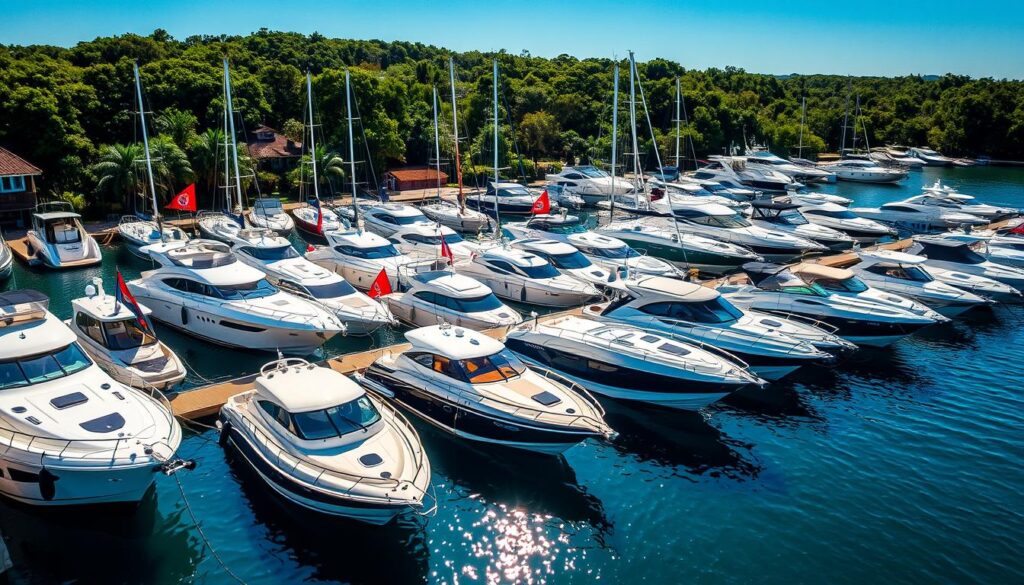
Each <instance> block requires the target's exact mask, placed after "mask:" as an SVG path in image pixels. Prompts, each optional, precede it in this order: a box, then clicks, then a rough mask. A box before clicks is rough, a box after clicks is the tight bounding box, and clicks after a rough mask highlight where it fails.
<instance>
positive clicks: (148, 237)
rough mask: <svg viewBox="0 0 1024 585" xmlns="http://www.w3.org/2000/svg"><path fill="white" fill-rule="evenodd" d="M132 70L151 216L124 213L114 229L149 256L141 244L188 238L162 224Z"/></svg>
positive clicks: (133, 249)
mask: <svg viewBox="0 0 1024 585" xmlns="http://www.w3.org/2000/svg"><path fill="white" fill-rule="evenodd" d="M132 69H133V71H134V73H135V95H136V97H137V98H138V102H139V121H140V123H141V125H142V147H143V149H144V150H145V152H146V177H147V178H148V180H149V193H150V195H151V196H152V202H153V215H152V219H143V218H142V217H140V216H138V215H126V216H124V217H122V218H121V221H120V222H118V224H117V232H118V234H119V235H120V236H121V240H122V241H124V242H125V243H126V244H128V250H130V251H131V252H132V253H133V254H136V255H138V256H141V257H143V258H148V257H149V254H148V252H146V251H145V250H144V249H143V247H144V246H148V245H149V244H156V243H159V242H162V241H163V242H173V241H181V242H185V241H188V236H187V235H186V234H185V232H184V231H183V230H182V229H180V228H177V227H174V226H165V225H164V224H163V222H162V221H161V219H160V208H159V206H158V204H157V199H156V182H155V181H154V180H153V159H152V158H151V157H150V154H149V132H148V131H147V129H146V109H145V108H144V107H143V104H142V82H141V81H140V79H139V64H138V63H135V64H134V65H133V66H132Z"/></svg>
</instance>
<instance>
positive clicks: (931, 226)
mask: <svg viewBox="0 0 1024 585" xmlns="http://www.w3.org/2000/svg"><path fill="white" fill-rule="evenodd" d="M850 211H851V212H853V213H855V214H857V215H859V216H861V217H865V218H867V219H873V220H876V221H880V222H885V223H888V224H891V225H894V226H896V227H897V228H902V229H906V230H909V231H911V232H916V233H928V232H936V231H939V232H942V231H946V230H948V229H950V228H955V227H963V226H972V227H982V226H987V225H988V223H989V222H988V220H986V219H983V218H980V217H978V216H977V215H971V214H969V213H963V212H960V211H955V210H949V209H944V208H942V207H936V206H934V205H924V204H921V203H914V202H911V201H910V200H904V201H893V202H890V203H883V204H882V205H881V206H880V207H854V208H851V209H850Z"/></svg>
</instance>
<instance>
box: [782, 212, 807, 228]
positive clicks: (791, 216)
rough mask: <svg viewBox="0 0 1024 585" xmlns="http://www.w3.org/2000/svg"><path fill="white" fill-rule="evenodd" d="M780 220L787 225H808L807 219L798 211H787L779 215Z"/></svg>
mask: <svg viewBox="0 0 1024 585" xmlns="http://www.w3.org/2000/svg"><path fill="white" fill-rule="evenodd" d="M779 219H780V220H782V223H784V224H786V225H807V223H808V221H807V218H806V217H804V215H803V214H802V213H800V212H799V211H797V210H796V209H787V210H786V211H783V212H782V213H780V214H779Z"/></svg>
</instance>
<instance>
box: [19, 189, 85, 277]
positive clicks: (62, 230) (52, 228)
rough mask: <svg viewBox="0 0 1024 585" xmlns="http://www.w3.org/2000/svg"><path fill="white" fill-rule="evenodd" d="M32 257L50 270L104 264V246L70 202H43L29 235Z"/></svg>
mask: <svg viewBox="0 0 1024 585" xmlns="http://www.w3.org/2000/svg"><path fill="white" fill-rule="evenodd" d="M25 237H26V239H27V240H28V242H27V247H28V255H29V257H32V258H35V260H36V261H38V262H42V263H43V265H44V266H46V267H47V268H79V267H82V266H92V265H94V264H99V263H100V262H102V261H103V256H102V254H101V253H100V246H99V244H97V243H96V240H94V239H93V237H92V236H90V235H89V232H87V231H85V227H83V226H82V216H81V215H79V214H77V213H75V212H74V211H73V208H72V207H71V204H70V203H67V202H64V201H54V202H51V203H40V204H39V205H37V206H36V212H35V213H33V214H32V229H30V230H28V233H27V234H25Z"/></svg>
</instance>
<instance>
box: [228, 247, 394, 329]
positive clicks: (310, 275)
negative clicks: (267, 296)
mask: <svg viewBox="0 0 1024 585" xmlns="http://www.w3.org/2000/svg"><path fill="white" fill-rule="evenodd" d="M231 249H232V251H233V252H234V253H235V255H236V256H237V257H238V259H239V260H241V261H242V262H244V263H245V264H248V265H249V266H252V267H253V268H256V269H257V270H260V271H261V272H263V273H264V274H266V275H267V280H269V281H270V283H271V284H273V285H274V286H276V287H278V288H280V289H281V290H283V291H285V292H287V293H290V294H293V295H295V296H297V297H300V298H303V299H306V300H308V301H310V302H312V303H315V304H317V305H320V306H321V307H323V308H324V309H326V310H328V311H330V312H331V313H333V314H334V316H335V317H337V318H338V320H340V321H341V323H342V325H343V326H344V328H345V333H348V334H349V335H369V334H370V333H373V332H374V331H376V330H377V329H380V328H381V327H384V326H385V325H393V324H394V323H395V319H394V317H392V316H391V314H390V313H389V312H388V309H387V306H385V305H383V304H381V303H379V302H377V301H375V300H373V299H371V298H370V297H368V296H366V295H365V294H364V293H361V292H359V291H357V290H356V289H355V288H353V287H352V285H351V284H349V283H348V282H347V281H346V280H345V279H344V278H342V277H341V275H339V274H337V273H336V272H333V271H331V270H328V269H326V268H324V267H322V266H318V265H317V264H314V263H313V262H311V261H309V260H307V259H306V258H304V257H303V256H302V255H300V254H299V253H298V252H297V251H296V250H295V248H294V247H292V243H291V242H290V241H289V240H288V239H287V238H284V237H281V236H279V235H277V233H276V232H274V231H273V230H270V229H267V228H263V229H255V228H250V229H246V230H242V231H240V232H239V233H238V236H237V237H236V238H235V241H234V243H233V245H232V248H231Z"/></svg>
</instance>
